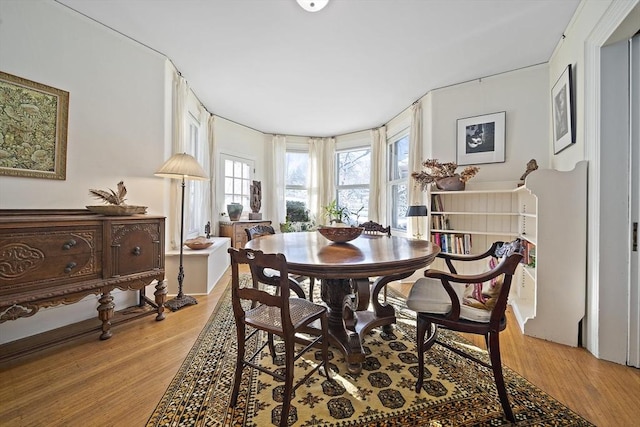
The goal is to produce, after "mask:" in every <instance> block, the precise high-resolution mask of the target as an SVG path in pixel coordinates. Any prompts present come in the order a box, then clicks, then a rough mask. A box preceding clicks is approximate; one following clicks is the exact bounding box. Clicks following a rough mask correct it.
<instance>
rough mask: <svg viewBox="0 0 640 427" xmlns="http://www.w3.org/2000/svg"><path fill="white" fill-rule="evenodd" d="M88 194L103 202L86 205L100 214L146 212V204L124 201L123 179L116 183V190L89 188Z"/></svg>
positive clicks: (125, 191)
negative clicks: (133, 203)
mask: <svg viewBox="0 0 640 427" xmlns="http://www.w3.org/2000/svg"><path fill="white" fill-rule="evenodd" d="M89 194H91V195H92V196H93V197H95V198H96V199H99V200H101V201H103V202H104V203H105V204H104V205H99V206H87V209H89V210H90V211H91V212H95V213H99V214H102V215H133V214H144V213H146V212H147V207H146V206H134V205H127V204H126V203H125V202H124V201H125V200H126V199H125V198H124V196H126V195H127V187H125V186H124V181H120V182H119V183H118V191H117V192H116V191H113V190H112V189H109V191H104V190H95V189H93V188H90V189H89Z"/></svg>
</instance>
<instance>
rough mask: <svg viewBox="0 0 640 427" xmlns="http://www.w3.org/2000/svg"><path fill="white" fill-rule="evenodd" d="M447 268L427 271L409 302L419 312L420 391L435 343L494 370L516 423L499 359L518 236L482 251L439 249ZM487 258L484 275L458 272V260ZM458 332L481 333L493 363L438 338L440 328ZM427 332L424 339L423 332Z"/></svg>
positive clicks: (518, 256) (503, 400) (506, 407)
mask: <svg viewBox="0 0 640 427" xmlns="http://www.w3.org/2000/svg"><path fill="white" fill-rule="evenodd" d="M438 257H440V258H443V259H444V260H445V263H446V264H447V267H448V268H449V272H443V271H438V270H434V269H429V270H426V271H425V273H424V276H425V277H424V278H421V279H418V280H417V281H416V283H415V284H414V285H413V287H412V288H411V291H410V292H409V296H408V298H407V307H409V308H410V309H411V310H413V311H416V312H417V348H418V380H417V383H416V393H420V391H421V389H422V384H423V379H424V357H425V352H427V351H428V350H429V349H430V348H431V347H432V346H433V344H434V343H438V344H440V345H442V346H444V347H446V348H448V349H450V350H451V351H453V352H455V353H457V354H459V355H461V356H463V357H465V358H467V359H469V360H472V361H474V362H476V363H479V364H481V365H482V366H485V367H487V368H490V369H491V370H492V371H493V377H494V381H495V384H496V389H497V391H498V396H499V398H500V404H501V405H502V410H503V411H504V414H505V416H506V418H507V419H508V420H509V421H511V422H515V418H514V416H513V411H512V410H511V405H510V404H509V397H508V395H507V390H506V387H505V382H504V376H503V373H502V362H501V358H500V340H499V334H500V332H501V331H503V330H504V329H505V328H506V326H507V318H506V316H505V311H506V308H507V299H508V297H509V289H510V288H511V281H512V278H513V274H514V273H515V270H516V268H517V267H518V264H519V263H520V260H521V259H522V244H521V242H520V240H519V239H517V240H515V241H513V242H510V243H503V242H495V243H494V244H493V245H492V246H491V248H489V250H487V251H486V252H484V253H482V254H479V255H457V254H450V253H443V252H441V253H440V254H439V255H438ZM485 259H486V260H488V264H489V265H488V271H486V272H484V273H482V274H472V275H462V274H458V273H457V270H456V268H455V266H454V261H462V262H469V261H478V260H485ZM440 326H442V327H444V328H446V329H450V330H453V331H458V332H466V333H470V334H477V335H483V336H484V340H485V345H486V346H487V350H488V353H489V360H490V363H487V362H485V361H482V360H480V359H478V358H476V357H474V356H473V355H471V354H469V353H466V352H464V351H462V350H460V349H459V348H457V347H454V346H451V345H450V344H448V343H447V342H445V341H443V340H439V339H438V327H440ZM427 333H428V336H427V338H426V339H425V335H427Z"/></svg>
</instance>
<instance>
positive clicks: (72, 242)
mask: <svg viewBox="0 0 640 427" xmlns="http://www.w3.org/2000/svg"><path fill="white" fill-rule="evenodd" d="M76 243H77V242H76V241H75V240H73V239H71V240H69V241H68V242H67V243H65V244H64V245H62V249H63V250H65V251H68V250H69V249H71V248H72V247H74V246H75V245H76Z"/></svg>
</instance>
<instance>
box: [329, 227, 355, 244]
mask: <svg viewBox="0 0 640 427" xmlns="http://www.w3.org/2000/svg"><path fill="white" fill-rule="evenodd" d="M362 230H363V228H362V227H318V233H320V234H322V235H323V236H324V237H326V238H327V239H329V240H331V241H332V242H335V243H345V242H350V241H352V240H353V239H355V238H357V237H358V236H359V235H360V234H362Z"/></svg>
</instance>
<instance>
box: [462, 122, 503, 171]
mask: <svg viewBox="0 0 640 427" xmlns="http://www.w3.org/2000/svg"><path fill="white" fill-rule="evenodd" d="M505 118H506V112H504V111H501V112H499V113H492V114H485V115H483V116H475V117H468V118H466V119H458V125H457V128H458V132H457V135H458V137H457V140H458V142H457V163H458V165H477V164H482V163H500V162H504V144H505V138H504V135H505Z"/></svg>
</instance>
